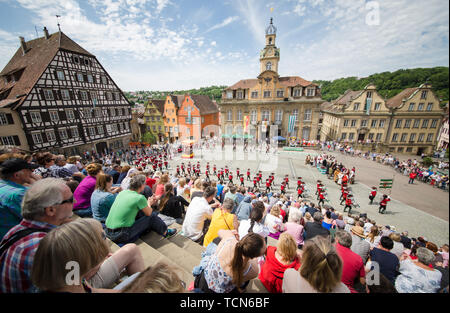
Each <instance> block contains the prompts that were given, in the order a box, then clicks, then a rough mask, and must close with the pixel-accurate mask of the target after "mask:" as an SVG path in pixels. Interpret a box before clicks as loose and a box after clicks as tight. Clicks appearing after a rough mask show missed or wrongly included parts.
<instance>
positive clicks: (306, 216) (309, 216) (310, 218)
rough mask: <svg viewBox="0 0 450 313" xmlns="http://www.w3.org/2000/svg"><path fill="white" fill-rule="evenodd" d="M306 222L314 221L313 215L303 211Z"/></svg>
mask: <svg viewBox="0 0 450 313" xmlns="http://www.w3.org/2000/svg"><path fill="white" fill-rule="evenodd" d="M308 222H314V219H313V217H312V216H311V213H309V212H306V213H305V223H308Z"/></svg>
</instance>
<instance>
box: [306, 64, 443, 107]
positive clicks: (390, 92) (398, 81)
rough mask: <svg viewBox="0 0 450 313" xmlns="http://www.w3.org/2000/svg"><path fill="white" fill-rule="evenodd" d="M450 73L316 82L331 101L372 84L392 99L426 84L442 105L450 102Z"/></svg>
mask: <svg viewBox="0 0 450 313" xmlns="http://www.w3.org/2000/svg"><path fill="white" fill-rule="evenodd" d="M448 75H449V72H448V67H443V66H439V67H433V68H415V69H401V70H397V71H395V72H383V73H377V74H372V75H370V76H368V77H364V78H358V77H346V78H339V79H335V80H333V81H328V80H314V81H313V82H314V83H316V84H319V85H321V91H322V98H323V99H325V100H327V101H330V100H334V99H336V98H338V97H339V96H340V95H342V94H343V93H344V92H345V91H346V90H348V89H351V90H362V89H364V87H365V86H366V85H368V84H370V83H373V84H375V86H376V87H377V91H378V93H379V94H380V95H381V96H383V97H386V98H391V97H393V96H395V95H396V94H398V93H399V92H401V91H402V90H403V89H405V88H410V87H418V86H420V85H421V84H423V83H424V82H428V83H429V84H431V86H432V88H433V90H434V92H435V93H436V95H437V96H438V97H439V98H440V99H441V104H443V103H446V102H448V100H449V92H448V89H449V76H448Z"/></svg>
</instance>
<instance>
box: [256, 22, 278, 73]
mask: <svg viewBox="0 0 450 313" xmlns="http://www.w3.org/2000/svg"><path fill="white" fill-rule="evenodd" d="M276 36H277V28H276V27H275V26H274V25H273V23H272V18H270V24H269V26H268V27H267V28H266V46H265V47H264V49H262V50H261V54H260V57H259V62H260V73H263V72H265V71H273V72H275V73H277V74H278V62H279V61H280V49H278V48H277V47H276V46H275V38H276Z"/></svg>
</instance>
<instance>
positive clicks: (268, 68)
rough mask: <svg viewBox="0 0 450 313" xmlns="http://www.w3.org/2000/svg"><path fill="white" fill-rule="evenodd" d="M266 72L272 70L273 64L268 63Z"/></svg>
mask: <svg viewBox="0 0 450 313" xmlns="http://www.w3.org/2000/svg"><path fill="white" fill-rule="evenodd" d="M266 70H267V71H270V70H272V62H267V63H266Z"/></svg>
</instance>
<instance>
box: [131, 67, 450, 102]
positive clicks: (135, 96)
mask: <svg viewBox="0 0 450 313" xmlns="http://www.w3.org/2000/svg"><path fill="white" fill-rule="evenodd" d="M448 69H449V68H448V67H444V66H438V67H433V68H414V69H400V70H397V71H395V72H383V73H376V74H372V75H370V76H368V77H363V78H358V77H345V78H338V79H335V80H333V81H329V80H313V82H314V83H316V84H319V85H320V86H321V90H322V98H323V99H324V100H327V101H331V100H334V99H336V98H338V97H339V96H340V95H342V94H343V93H344V92H345V91H346V90H348V89H351V90H362V89H364V87H365V86H367V85H368V84H370V83H373V84H375V86H376V87H377V91H378V93H379V94H380V95H381V96H383V97H386V98H391V97H393V96H395V95H396V94H398V93H399V92H401V91H402V90H403V89H405V88H410V87H418V86H420V85H421V84H423V83H425V82H428V83H429V84H431V85H432V87H433V90H434V92H435V93H436V95H437V96H438V97H439V98H440V99H441V104H445V103H447V102H448V100H449V71H448ZM227 87H228V86H210V87H201V88H199V89H189V90H172V91H136V92H125V95H126V96H127V98H128V99H129V100H131V101H132V102H133V103H135V102H136V103H144V102H145V101H146V100H147V99H149V98H153V99H165V97H166V95H169V94H178V95H183V94H186V93H188V94H193V95H206V96H208V97H210V98H211V99H213V100H216V101H218V102H220V100H221V98H222V90H223V89H225V88H227Z"/></svg>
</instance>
